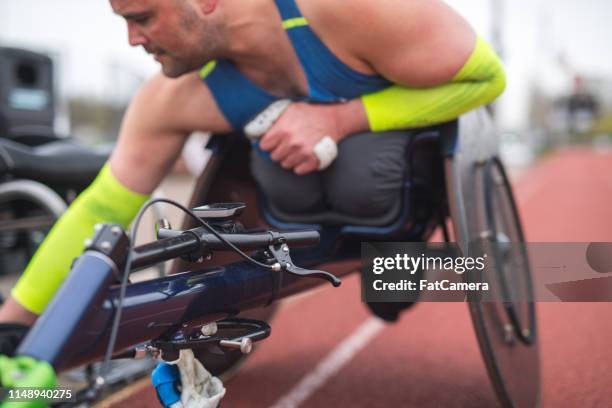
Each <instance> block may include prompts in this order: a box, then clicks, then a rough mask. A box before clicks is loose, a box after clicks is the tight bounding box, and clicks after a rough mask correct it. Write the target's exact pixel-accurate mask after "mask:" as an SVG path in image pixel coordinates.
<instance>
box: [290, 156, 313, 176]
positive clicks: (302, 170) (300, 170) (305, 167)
mask: <svg viewBox="0 0 612 408" xmlns="http://www.w3.org/2000/svg"><path fill="white" fill-rule="evenodd" d="M318 168H319V161H318V160H317V159H314V160H307V161H305V162H304V163H301V164H299V165H298V166H296V167H295V168H294V169H293V172H294V173H295V174H297V175H298V176H303V175H305V174H308V173H312V172H313V171H316V170H317V169H318Z"/></svg>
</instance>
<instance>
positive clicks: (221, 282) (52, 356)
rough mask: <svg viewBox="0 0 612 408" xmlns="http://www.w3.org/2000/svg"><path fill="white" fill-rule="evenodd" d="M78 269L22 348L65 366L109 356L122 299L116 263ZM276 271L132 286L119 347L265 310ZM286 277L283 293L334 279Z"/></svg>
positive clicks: (205, 274)
mask: <svg viewBox="0 0 612 408" xmlns="http://www.w3.org/2000/svg"><path fill="white" fill-rule="evenodd" d="M108 262H110V260H108ZM77 268H78V270H79V272H78V273H71V275H70V276H69V278H68V279H67V280H66V282H65V284H64V285H63V286H62V288H61V290H60V291H59V292H58V294H57V296H56V297H55V298H54V300H53V301H52V303H51V304H50V305H49V307H48V308H47V310H45V313H44V314H43V316H41V318H40V319H39V321H38V322H37V323H36V325H35V326H34V328H33V329H32V331H31V332H30V334H29V335H28V336H27V338H26V339H25V340H24V342H23V343H22V344H21V346H20V347H19V350H18V353H19V354H21V355H29V356H32V357H35V358H38V359H41V360H45V361H48V362H49V363H51V364H52V365H53V367H54V368H55V369H56V370H58V371H60V370H65V369H67V368H70V367H74V366H77V365H80V364H83V363H87V362H92V361H96V360H100V359H101V358H103V356H104V353H105V351H106V347H107V345H108V338H109V335H110V327H111V322H112V318H113V315H114V310H115V309H114V305H115V304H116V301H117V298H118V296H119V286H118V285H114V286H112V287H110V288H109V285H111V284H112V283H113V282H115V281H116V278H115V276H114V275H113V273H114V272H113V266H112V265H110V264H109V263H107V262H103V261H102V259H101V258H99V257H95V256H91V255H89V256H87V254H86V255H84V256H83V257H81V258H80V259H79V261H78V263H77V264H75V268H74V269H73V271H75V272H76V270H77ZM82 268H84V269H82ZM276 273H278V272H272V271H270V270H267V269H263V268H260V267H258V266H256V265H253V264H251V263H248V262H237V263H232V264H228V265H225V266H223V267H218V268H208V269H202V270H198V271H193V272H184V273H180V274H176V275H171V276H167V277H163V278H159V279H154V280H150V281H145V282H139V283H135V284H131V285H129V286H128V287H127V290H126V297H125V299H124V303H123V311H122V318H121V324H120V327H119V334H118V337H117V343H116V346H115V350H116V351H121V350H125V349H127V348H129V347H132V346H134V345H137V344H140V343H143V342H147V341H150V340H152V339H156V338H159V337H160V336H163V335H165V334H172V333H174V332H175V331H176V330H178V329H179V328H180V327H182V326H183V325H184V324H187V325H193V326H196V325H201V324H204V323H207V322H211V321H214V320H219V319H223V318H225V317H228V316H232V315H235V314H238V313H239V312H241V311H244V310H248V309H252V308H257V307H263V306H265V305H266V304H267V303H268V301H269V300H270V297H271V296H272V292H273V285H274V283H273V282H274V280H273V278H274V276H273V274H276ZM282 274H283V275H282V283H281V290H280V291H279V294H278V298H281V297H286V296H289V295H291V294H294V293H296V292H300V291H303V290H304V289H306V288H308V287H311V286H315V285H318V284H321V283H326V282H325V281H323V280H320V279H312V278H301V277H298V276H295V275H291V274H289V273H286V272H283V273H282ZM326 284H327V283H326Z"/></svg>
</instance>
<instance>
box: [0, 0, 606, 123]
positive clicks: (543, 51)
mask: <svg viewBox="0 0 612 408" xmlns="http://www.w3.org/2000/svg"><path fill="white" fill-rule="evenodd" d="M343 1H346V0H343ZM406 1H408V0H406ZM493 1H495V0H449V1H448V3H449V4H450V5H451V6H453V7H454V8H456V9H457V10H459V12H460V13H461V14H463V15H464V16H465V17H466V18H467V19H468V20H469V21H470V22H471V23H472V24H473V25H474V26H475V27H476V28H477V30H478V31H479V32H481V33H482V34H483V35H484V36H485V37H486V38H489V39H490V38H491V25H492V22H491V18H490V15H491V4H492V2H493ZM497 1H500V2H502V3H504V13H503V22H502V28H503V33H504V47H503V49H504V57H505V62H506V67H507V71H508V76H509V87H508V91H507V92H506V95H505V96H504V99H503V100H502V105H503V106H504V111H505V114H504V118H502V120H505V121H506V122H508V124H515V125H517V126H518V125H520V123H521V122H522V121H523V117H524V116H525V109H526V106H528V105H527V104H526V103H523V102H524V101H525V98H526V95H527V94H528V92H529V89H530V86H531V85H533V84H537V86H539V87H540V88H542V89H543V90H544V91H545V92H547V93H551V94H555V93H560V92H563V91H564V90H565V89H567V88H568V87H569V86H570V84H571V82H570V81H569V80H568V79H569V77H570V73H571V72H580V73H584V74H587V75H595V76H602V77H603V76H612V52H611V49H612V47H611V46H610V40H611V39H612V24H611V23H610V22H611V21H612V2H610V1H608V0H582V1H575V0H531V1H530V0H497ZM0 44H4V45H21V46H27V47H33V48H35V49H38V50H43V51H47V52H50V53H52V54H53V55H55V56H57V57H58V58H57V61H58V72H59V75H58V79H59V89H60V94H61V95H67V94H71V95H75V94H85V95H89V96H94V97H99V98H112V99H114V100H127V99H128V98H129V96H130V95H131V94H133V92H134V90H135V89H136V88H137V86H138V84H139V83H140V82H141V81H142V80H143V79H145V78H146V77H148V76H150V75H152V74H153V73H154V72H156V70H157V66H156V64H155V62H154V61H152V60H151V58H150V57H149V56H147V55H145V53H144V52H143V51H142V50H137V49H132V48H130V47H129V46H128V44H127V39H126V30H125V25H124V23H123V21H122V20H121V19H120V18H118V17H116V16H114V15H113V13H112V11H111V9H110V5H109V3H108V1H107V0H86V1H83V0H52V1H48V0H0ZM561 54H563V55H564V60H565V61H566V63H565V64H564V65H560V64H559V63H558V61H559V55H561Z"/></svg>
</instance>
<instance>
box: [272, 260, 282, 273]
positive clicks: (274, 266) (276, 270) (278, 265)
mask: <svg viewBox="0 0 612 408" xmlns="http://www.w3.org/2000/svg"><path fill="white" fill-rule="evenodd" d="M272 270H273V271H274V272H280V270H281V264H279V263H278V262H277V263H275V264H274V265H272Z"/></svg>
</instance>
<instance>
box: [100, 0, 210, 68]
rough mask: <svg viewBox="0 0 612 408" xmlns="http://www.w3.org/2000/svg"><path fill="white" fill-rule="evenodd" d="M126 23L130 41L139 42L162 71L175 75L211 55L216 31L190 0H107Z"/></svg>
mask: <svg viewBox="0 0 612 408" xmlns="http://www.w3.org/2000/svg"><path fill="white" fill-rule="evenodd" d="M110 2H111V6H112V7H113V10H114V11H115V13H117V14H119V15H121V16H123V17H124V18H125V20H126V22H127V26H128V38H129V42H130V45H132V46H142V47H143V48H144V49H145V50H146V51H147V52H148V53H149V54H152V55H153V56H154V58H155V60H156V61H158V62H159V63H160V64H161V66H162V70H163V72H164V74H165V75H166V76H168V77H172V78H174V77H178V76H180V75H183V74H185V73H187V72H191V71H193V70H195V69H198V68H200V67H201V66H202V65H203V64H204V63H206V62H207V61H208V60H210V59H211V58H212V53H213V52H214V49H215V47H216V45H217V42H218V35H216V30H214V27H213V25H212V24H211V23H210V21H208V20H210V17H209V15H207V14H206V13H202V12H201V10H198V9H197V8H196V7H195V6H194V5H192V4H191V2H190V1H189V0H110Z"/></svg>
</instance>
